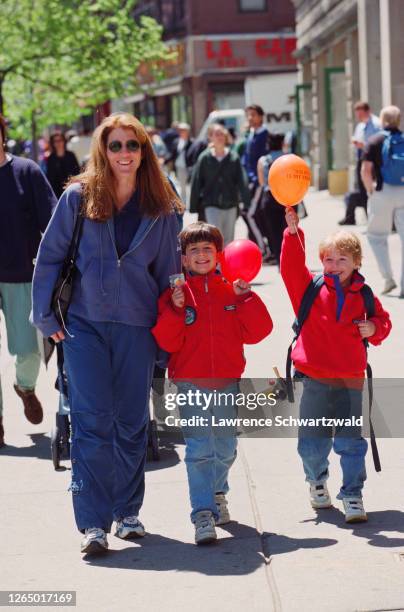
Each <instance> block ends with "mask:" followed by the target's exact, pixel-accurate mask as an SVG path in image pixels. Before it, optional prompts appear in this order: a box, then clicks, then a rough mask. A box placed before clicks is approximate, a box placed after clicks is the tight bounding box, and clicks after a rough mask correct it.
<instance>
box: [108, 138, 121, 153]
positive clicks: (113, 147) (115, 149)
mask: <svg viewBox="0 0 404 612" xmlns="http://www.w3.org/2000/svg"><path fill="white" fill-rule="evenodd" d="M108 149H109V150H110V151H111V153H119V151H120V150H121V149H122V143H121V142H119V140H113V141H112V142H110V143H109V145H108Z"/></svg>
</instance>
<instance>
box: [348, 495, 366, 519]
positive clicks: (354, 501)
mask: <svg viewBox="0 0 404 612" xmlns="http://www.w3.org/2000/svg"><path fill="white" fill-rule="evenodd" d="M342 503H343V504H344V511H345V522H346V523H365V522H366V521H367V520H368V517H367V515H366V512H365V508H364V507H363V501H362V498H361V497H343V499H342Z"/></svg>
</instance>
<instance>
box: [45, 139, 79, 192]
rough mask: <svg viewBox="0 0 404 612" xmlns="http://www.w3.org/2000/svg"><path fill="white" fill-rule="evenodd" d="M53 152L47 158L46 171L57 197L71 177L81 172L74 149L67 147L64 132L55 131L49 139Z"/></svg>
mask: <svg viewBox="0 0 404 612" xmlns="http://www.w3.org/2000/svg"><path fill="white" fill-rule="evenodd" d="M49 145H50V148H51V154H50V155H49V157H48V159H47V160H46V167H45V173H46V176H47V179H48V181H49V182H50V184H51V186H52V189H53V191H54V192H55V195H56V197H57V198H60V196H61V195H62V193H63V189H64V188H65V185H66V183H67V181H68V180H69V178H70V177H71V176H75V175H76V174H78V173H79V172H80V166H79V162H78V161H77V158H76V156H75V154H74V153H73V152H72V151H68V150H67V149H66V138H65V135H64V134H63V133H62V132H55V133H53V134H52V135H51V137H50V139H49Z"/></svg>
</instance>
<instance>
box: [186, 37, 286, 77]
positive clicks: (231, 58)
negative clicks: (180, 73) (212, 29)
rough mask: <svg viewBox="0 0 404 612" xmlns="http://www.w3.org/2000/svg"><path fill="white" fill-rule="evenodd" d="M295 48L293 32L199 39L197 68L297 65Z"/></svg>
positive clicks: (195, 44)
mask: <svg viewBox="0 0 404 612" xmlns="http://www.w3.org/2000/svg"><path fill="white" fill-rule="evenodd" d="M295 49H296V38H295V37H294V36H290V37H286V36H268V37H266V38H265V37H258V38H222V39H217V38H211V39H207V40H206V39H205V40H200V39H196V40H194V58H195V59H194V62H195V65H194V69H195V70H212V69H213V70H217V69H222V68H233V69H237V68H240V69H243V68H244V69H245V68H249V69H251V68H256V69H259V68H269V67H271V66H274V67H277V66H280V67H285V66H290V67H292V66H295V65H296V59H295V58H294V57H293V55H292V53H293V51H294V50H295Z"/></svg>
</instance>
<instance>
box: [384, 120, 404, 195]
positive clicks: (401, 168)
mask: <svg viewBox="0 0 404 612" xmlns="http://www.w3.org/2000/svg"><path fill="white" fill-rule="evenodd" d="M384 134H385V138H384V141H383V145H382V167H381V168H380V171H381V175H382V178H383V182H384V183H386V184H387V185H396V186H397V185H401V186H402V187H404V135H403V133H402V132H399V131H397V132H390V131H387V130H386V131H385V132H384Z"/></svg>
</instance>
